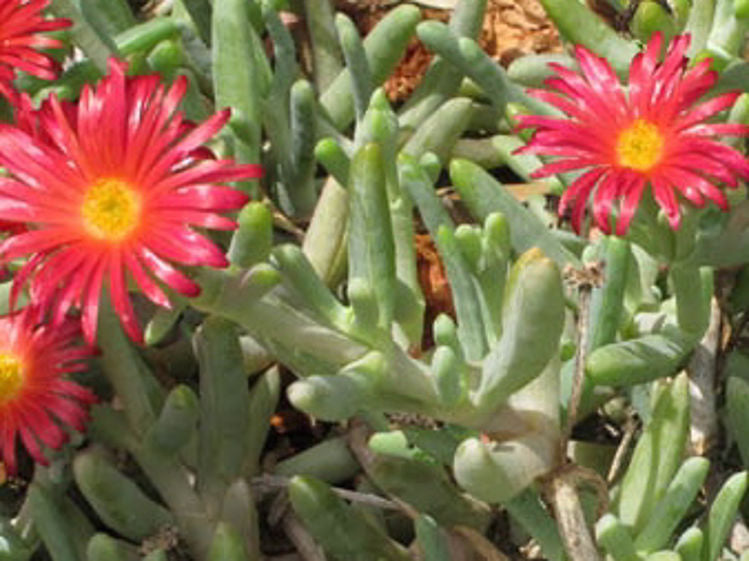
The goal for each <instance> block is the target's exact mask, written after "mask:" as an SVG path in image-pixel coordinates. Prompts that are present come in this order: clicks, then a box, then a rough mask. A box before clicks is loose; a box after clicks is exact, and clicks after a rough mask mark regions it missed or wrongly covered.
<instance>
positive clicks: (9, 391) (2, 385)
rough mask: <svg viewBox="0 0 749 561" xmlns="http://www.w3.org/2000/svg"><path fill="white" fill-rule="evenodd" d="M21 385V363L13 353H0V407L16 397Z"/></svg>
mask: <svg viewBox="0 0 749 561" xmlns="http://www.w3.org/2000/svg"><path fill="white" fill-rule="evenodd" d="M22 385H23V363H22V362H21V360H20V359H19V358H18V357H17V356H16V355H14V354H13V353H7V352H5V353H0V405H4V404H5V403H7V402H8V401H10V400H11V399H13V398H14V397H16V395H18V392H19V390H20V389H21V386H22Z"/></svg>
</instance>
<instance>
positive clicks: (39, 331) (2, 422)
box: [0, 307, 96, 474]
mask: <svg viewBox="0 0 749 561" xmlns="http://www.w3.org/2000/svg"><path fill="white" fill-rule="evenodd" d="M41 319H42V314H41V313H40V310H39V308H34V307H27V308H24V309H23V310H20V311H18V312H15V313H13V314H11V315H7V316H2V317H0V460H2V462H3V464H4V465H5V468H6V470H7V471H8V473H10V474H14V473H15V472H16V467H17V462H16V442H17V440H18V437H20V440H21V442H22V443H23V445H24V446H25V448H26V450H28V452H29V454H31V457H32V458H34V460H36V461H37V462H39V463H40V464H44V465H46V464H47V463H48V462H47V460H46V458H45V457H44V453H43V451H42V445H44V446H47V447H48V448H50V449H57V448H59V447H60V446H62V445H63V444H64V443H65V442H66V441H67V440H68V433H66V432H65V431H64V430H63V428H62V427H63V426H65V425H67V426H70V427H72V428H74V429H75V430H77V431H79V432H82V431H83V430H85V427H86V422H87V421H88V418H89V417H88V409H89V406H90V405H91V404H92V403H94V402H95V401H96V396H95V395H94V394H93V393H92V392H91V391H90V390H88V389H86V388H84V387H82V386H80V385H78V384H76V383H75V382H72V381H71V380H68V379H67V376H66V375H67V374H69V373H71V372H78V371H81V370H84V369H85V368H86V364H85V362H84V360H85V359H86V358H88V357H89V356H91V354H92V348H91V347H87V346H82V345H79V344H76V340H78V336H79V335H80V323H79V322H78V321H75V320H73V319H71V318H65V320H63V321H62V322H61V323H60V324H59V325H57V326H55V327H52V326H51V325H44V324H42V323H41Z"/></svg>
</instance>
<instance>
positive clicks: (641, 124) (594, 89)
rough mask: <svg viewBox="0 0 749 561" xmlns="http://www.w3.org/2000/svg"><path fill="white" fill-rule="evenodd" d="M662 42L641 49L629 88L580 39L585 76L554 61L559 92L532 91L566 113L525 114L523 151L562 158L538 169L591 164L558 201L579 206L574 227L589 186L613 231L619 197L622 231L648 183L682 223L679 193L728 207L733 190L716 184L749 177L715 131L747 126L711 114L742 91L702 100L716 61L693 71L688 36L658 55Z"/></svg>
mask: <svg viewBox="0 0 749 561" xmlns="http://www.w3.org/2000/svg"><path fill="white" fill-rule="evenodd" d="M661 46H662V37H661V34H660V33H656V34H654V35H653V37H652V39H651V40H650V41H649V42H648V44H647V47H646V48H645V51H644V52H642V53H639V54H638V55H636V56H635V57H634V59H633V60H632V64H631V66H630V69H629V84H628V88H627V89H626V90H625V89H623V88H622V86H621V84H620V82H619V80H618V78H617V76H616V74H615V73H614V71H613V70H612V69H611V66H610V65H609V63H608V62H607V61H606V60H605V59H603V58H600V57H598V56H596V55H594V54H592V53H591V52H589V51H588V50H586V49H585V48H583V47H581V46H578V47H576V50H575V52H576V56H577V60H578V63H579V65H580V69H581V70H582V73H581V74H578V73H577V72H574V71H572V70H569V69H568V68H565V67H563V66H561V65H558V64H552V65H551V66H552V68H553V69H554V70H555V71H556V76H553V77H552V78H549V79H548V80H547V81H546V85H547V86H548V87H549V88H550V89H551V90H555V91H547V90H533V91H531V92H530V93H531V95H533V96H534V97H536V98H538V99H540V100H542V101H545V102H547V103H549V104H550V105H553V106H554V107H556V108H557V109H559V110H561V111H563V112H564V113H566V114H567V116H568V117H569V118H567V119H565V118H553V117H542V116H535V115H526V116H523V117H520V119H519V125H518V127H519V128H526V127H533V128H535V129H536V132H535V134H534V136H533V137H532V138H531V140H530V142H529V143H528V145H527V146H525V147H523V148H521V149H520V150H519V152H520V153H526V154H545V155H550V156H558V158H557V159H556V161H553V162H552V163H549V164H547V165H545V166H543V167H542V168H540V169H538V170H537V171H536V172H535V173H534V174H533V175H534V177H545V176H548V175H551V174H554V173H559V172H566V171H572V170H585V171H584V173H582V175H580V176H579V177H578V178H577V179H576V180H575V181H574V182H573V183H572V184H571V185H570V186H569V188H568V189H567V190H566V191H565V193H564V194H563V196H562V199H561V202H560V208H559V212H560V214H563V213H564V212H565V211H566V210H567V209H568V208H569V207H570V206H572V225H573V227H574V228H575V230H576V231H578V232H579V231H580V226H581V222H582V218H583V214H584V213H585V207H586V203H587V201H588V198H589V197H590V196H591V193H594V194H593V216H594V217H595V221H596V223H597V225H598V227H599V228H601V229H602V230H603V231H604V232H606V233H609V232H610V230H611V215H612V207H613V206H614V203H615V202H617V201H618V203H619V211H618V219H617V224H616V233H617V234H618V235H623V234H624V233H626V231H627V228H628V227H629V224H630V222H631V220H632V217H633V216H634V214H635V211H636V210H637V206H638V203H639V201H640V198H641V197H642V195H643V192H644V191H645V189H646V188H647V186H648V185H649V186H650V189H651V191H652V195H653V197H654V199H655V201H656V202H657V203H658V205H659V206H660V207H661V208H662V209H663V211H664V212H665V214H666V217H667V218H668V221H669V223H670V225H671V227H672V228H674V229H676V228H678V226H679V222H680V219H681V216H680V212H679V200H678V199H679V197H677V194H678V195H680V196H681V197H683V198H684V199H686V200H687V201H689V202H691V203H692V204H694V205H695V206H697V207H702V206H704V205H705V202H706V201H705V200H706V199H709V200H711V201H713V202H714V203H715V204H717V205H718V206H719V207H720V208H722V209H724V210H726V209H727V205H728V203H727V201H726V197H725V195H724V194H723V192H722V191H721V190H720V189H719V187H718V186H717V184H718V183H724V184H726V185H728V186H729V187H736V185H737V177H743V178H745V179H747V178H749V163H747V161H746V159H745V157H744V156H743V155H742V154H740V153H739V152H738V151H736V150H734V149H733V148H730V147H728V146H726V145H724V144H721V143H720V142H718V141H717V140H715V137H716V136H718V135H746V134H749V127H746V126H744V125H738V124H725V123H724V124H706V123H705V122H704V121H705V120H706V119H708V118H709V117H712V116H713V115H715V114H716V113H718V112H720V111H722V110H724V109H726V108H729V107H731V106H732V105H733V103H734V101H735V100H736V98H737V97H738V95H739V94H738V93H728V94H724V95H720V96H717V97H713V98H712V99H710V100H708V101H704V102H702V103H696V102H697V100H698V99H699V98H700V97H701V96H702V95H703V94H705V93H706V92H707V91H708V90H709V89H710V88H711V87H712V86H713V84H714V83H715V81H716V80H717V73H715V72H714V71H711V70H710V68H709V66H710V61H709V60H704V61H702V62H700V63H698V64H696V65H695V66H693V67H692V68H690V69H687V62H688V60H687V58H686V57H685V56H684V55H685V52H686V50H687V47H688V46H689V37H688V36H686V35H682V36H678V37H675V38H674V41H673V42H672V43H671V45H670V47H669V49H668V51H667V53H666V55H665V57H664V59H663V62H661V63H659V62H658V56H659V53H660V52H661Z"/></svg>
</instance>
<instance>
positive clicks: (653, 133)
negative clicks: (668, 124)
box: [616, 119, 663, 171]
mask: <svg viewBox="0 0 749 561" xmlns="http://www.w3.org/2000/svg"><path fill="white" fill-rule="evenodd" d="M662 153H663V135H662V134H661V131H660V130H658V127H657V126H656V125H654V124H653V123H651V122H649V121H645V120H643V119H637V120H636V121H635V122H634V123H632V124H631V125H630V126H629V127H627V128H626V129H624V130H623V131H622V132H620V133H619V138H617V139H616V155H617V158H618V162H619V165H621V166H624V167H628V168H631V169H634V170H637V171H648V170H649V169H650V168H652V167H653V166H654V165H655V164H657V163H658V161H659V160H660V159H661V154H662Z"/></svg>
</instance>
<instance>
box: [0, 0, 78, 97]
mask: <svg viewBox="0 0 749 561" xmlns="http://www.w3.org/2000/svg"><path fill="white" fill-rule="evenodd" d="M48 4H49V1H48V0H0V94H2V95H4V96H5V97H7V98H9V99H14V98H15V96H16V92H15V90H14V89H13V85H12V82H13V80H15V78H16V71H17V70H23V71H24V72H28V73H29V74H32V75H33V76H36V77H37V78H42V79H44V80H54V79H56V78H57V73H58V72H59V70H60V65H59V64H58V63H57V62H56V61H55V60H54V59H53V58H51V57H50V56H48V55H46V54H44V53H40V52H39V51H37V50H36V49H56V48H59V47H62V43H61V42H60V41H58V40H57V39H52V38H51V37H45V36H43V35H39V33H42V32H44V31H55V30H57V29H63V28H65V27H69V26H70V20H67V19H62V18H58V19H45V17H44V9H45V8H46V7H47V5H48Z"/></svg>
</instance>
